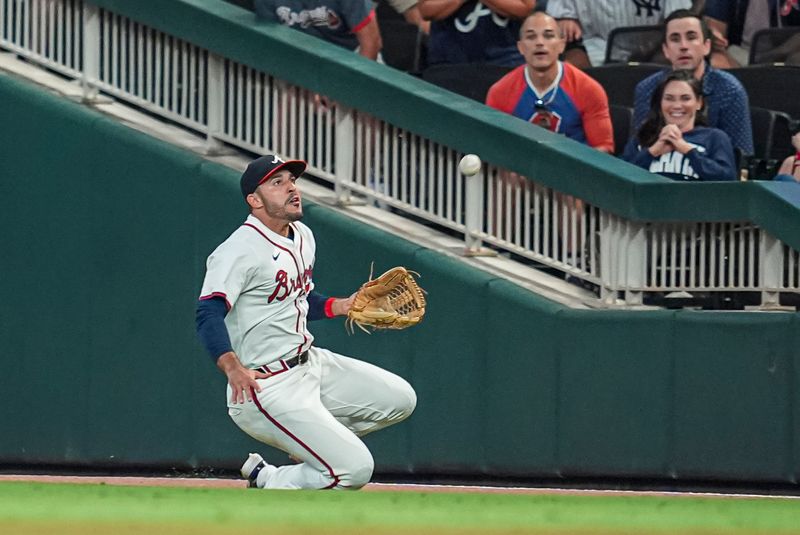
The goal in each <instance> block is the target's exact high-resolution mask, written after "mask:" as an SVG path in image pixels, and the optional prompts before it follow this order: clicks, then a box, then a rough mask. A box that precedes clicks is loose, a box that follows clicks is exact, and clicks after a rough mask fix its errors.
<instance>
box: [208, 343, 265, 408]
mask: <svg viewBox="0 0 800 535" xmlns="http://www.w3.org/2000/svg"><path fill="white" fill-rule="evenodd" d="M217 368H219V369H220V370H222V373H224V374H225V376H226V377H227V378H228V384H229V385H230V386H231V402H233V403H244V402H245V401H253V397H252V395H251V393H250V392H251V390H255V391H256V392H261V387H260V386H259V385H258V382H257V381H256V379H266V378H267V377H269V375H268V374H266V373H263V372H259V371H256V370H248V369H247V368H245V367H244V366H242V363H241V362H240V361H239V357H237V356H236V353H234V352H233V351H228V352H227V353H223V354H222V355H220V356H219V358H218V359H217Z"/></svg>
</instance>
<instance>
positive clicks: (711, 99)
mask: <svg viewBox="0 0 800 535" xmlns="http://www.w3.org/2000/svg"><path fill="white" fill-rule="evenodd" d="M661 48H662V50H663V52H664V56H665V57H666V58H667V60H669V62H670V63H671V64H672V68H673V69H688V70H690V71H691V72H692V73H693V74H694V76H695V78H697V79H698V80H701V81H702V84H703V91H702V94H703V95H704V99H703V101H704V104H705V106H706V108H705V110H704V111H705V115H706V117H707V120H708V123H709V125H710V126H713V127H714V128H719V129H720V130H722V131H723V132H725V133H726V134H728V136H729V137H730V139H731V142H732V143H733V146H734V148H737V149H739V150H741V151H742V153H743V154H753V131H752V126H751V124H750V104H749V101H748V98H747V93H746V92H745V90H744V87H742V84H741V82H739V80H737V79H736V78H735V77H734V76H733V75H731V74H729V73H727V72H725V71H721V70H718V69H715V68H713V67H711V66H710V65H709V64H708V63H707V62H706V59H705V58H706V56H708V54H709V52H710V51H711V37H710V33H709V31H708V28H707V27H706V26H705V23H704V22H703V21H702V20H701V19H700V17H699V16H698V15H695V14H694V13H692V12H691V11H687V10H684V9H679V10H678V11H675V12H673V13H671V14H670V15H669V17H667V20H666V21H665V24H664V39H663V43H662V46H661ZM669 72H670V70H669V69H665V70H663V71H661V72H657V73H655V74H653V75H651V76H648V77H647V78H645V79H644V80H642V81H641V82H639V83H638V84H637V85H636V91H635V93H634V114H633V124H634V129H635V130H638V129H639V128H640V127H641V126H642V123H643V122H644V120H645V117H646V116H647V113H648V111H649V109H650V102H651V99H652V95H653V92H654V91H655V89H656V87H657V86H658V85H659V84H660V83H661V82H662V81H663V80H664V78H665V77H666V76H667V75H668V74H669Z"/></svg>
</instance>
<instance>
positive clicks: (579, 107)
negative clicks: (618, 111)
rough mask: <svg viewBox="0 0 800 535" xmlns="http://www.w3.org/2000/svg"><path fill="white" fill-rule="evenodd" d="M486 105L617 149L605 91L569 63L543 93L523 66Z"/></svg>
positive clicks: (594, 144) (499, 86)
mask: <svg viewBox="0 0 800 535" xmlns="http://www.w3.org/2000/svg"><path fill="white" fill-rule="evenodd" d="M486 104H487V105H489V106H491V107H492V108H495V109H498V110H500V111H504V112H506V113H510V114H511V115H513V116H515V117H519V118H520V119H523V120H525V121H528V122H531V123H534V124H536V125H538V126H541V127H544V128H547V129H548V130H550V131H552V132H556V133H559V134H564V135H566V136H567V137H569V138H570V139H574V140H576V141H580V142H581V143H586V144H588V145H590V146H592V147H595V148H597V149H601V150H607V151H609V152H613V150H614V134H613V130H612V128H611V117H610V115H609V111H608V99H607V97H606V93H605V91H604V90H603V88H602V87H601V86H600V84H599V83H598V82H596V81H595V80H594V79H593V78H590V77H589V76H588V75H586V74H584V73H583V72H581V71H580V70H578V69H576V68H575V67H573V66H572V65H570V64H568V63H561V62H559V74H558V76H557V77H556V81H555V82H554V83H553V85H552V86H551V87H550V88H549V89H548V90H547V91H545V92H544V93H542V94H538V93H537V91H536V89H535V88H534V86H533V84H532V83H531V81H530V79H529V78H528V76H527V72H526V66H525V65H521V66H520V67H517V68H516V69H514V70H513V71H511V72H510V73H508V74H507V75H506V76H504V77H503V78H501V79H500V80H499V81H498V82H497V83H495V84H494V85H493V86H492V87H491V88H490V89H489V93H488V94H487V96H486Z"/></svg>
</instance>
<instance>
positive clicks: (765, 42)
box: [749, 26, 800, 65]
mask: <svg viewBox="0 0 800 535" xmlns="http://www.w3.org/2000/svg"><path fill="white" fill-rule="evenodd" d="M749 62H750V65H758V64H771V63H789V64H793V65H800V27H798V26H789V27H786V28H764V29H762V30H758V31H757V32H756V33H755V35H753V42H752V43H751V44H750V58H749Z"/></svg>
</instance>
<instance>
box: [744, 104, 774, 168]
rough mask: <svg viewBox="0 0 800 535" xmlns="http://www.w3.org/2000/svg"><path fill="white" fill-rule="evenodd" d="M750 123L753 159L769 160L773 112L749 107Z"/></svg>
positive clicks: (772, 131)
mask: <svg viewBox="0 0 800 535" xmlns="http://www.w3.org/2000/svg"><path fill="white" fill-rule="evenodd" d="M750 123H751V124H752V126H753V157H754V158H760V159H769V157H770V156H769V154H770V152H772V136H773V133H774V131H775V112H774V111H772V110H768V109H766V108H760V107H758V106H750Z"/></svg>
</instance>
